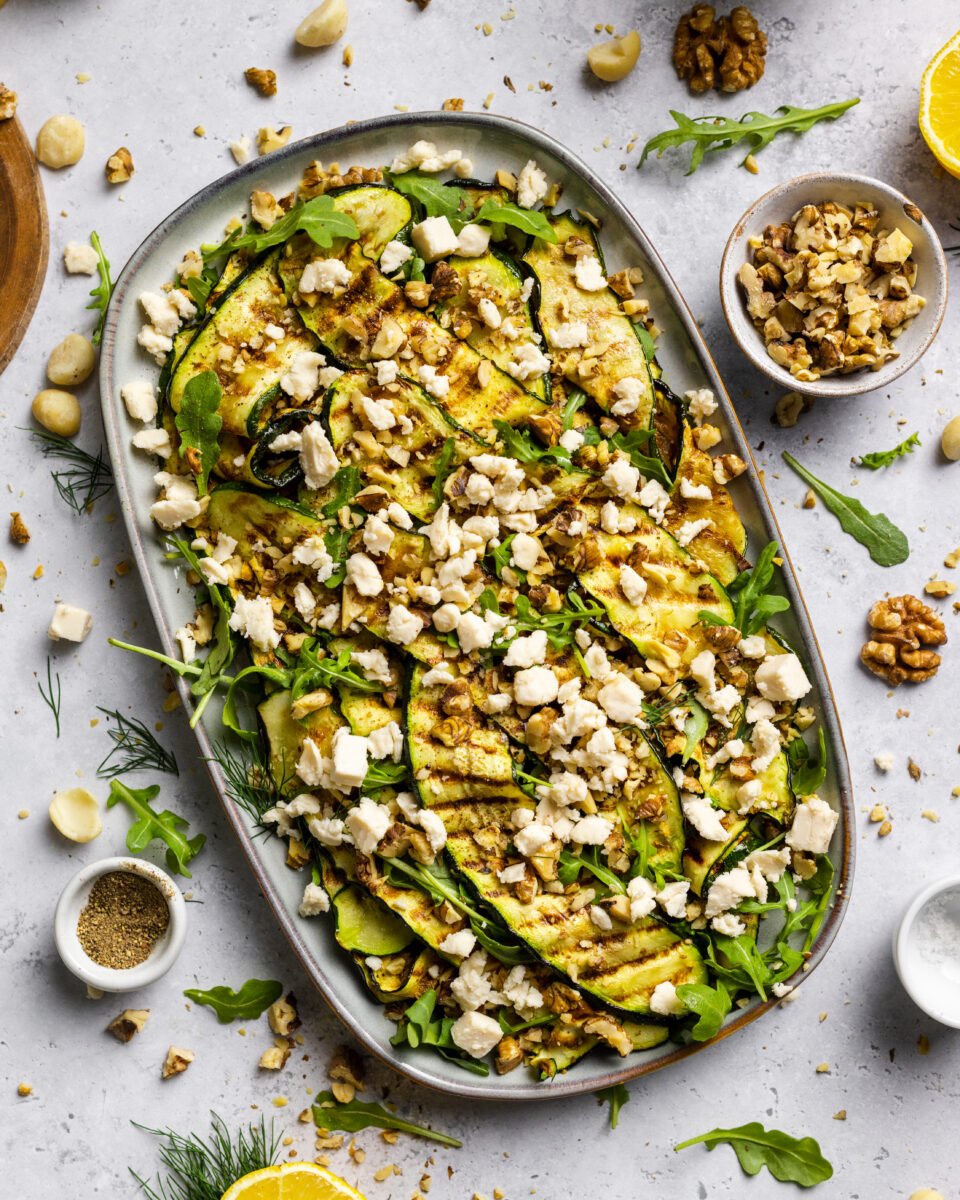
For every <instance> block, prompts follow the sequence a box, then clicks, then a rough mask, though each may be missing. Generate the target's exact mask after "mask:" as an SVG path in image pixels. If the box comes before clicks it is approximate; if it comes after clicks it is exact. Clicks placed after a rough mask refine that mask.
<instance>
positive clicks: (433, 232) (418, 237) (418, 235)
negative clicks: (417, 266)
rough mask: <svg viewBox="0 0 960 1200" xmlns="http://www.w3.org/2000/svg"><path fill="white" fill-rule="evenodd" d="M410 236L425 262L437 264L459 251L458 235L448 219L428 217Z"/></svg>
mask: <svg viewBox="0 0 960 1200" xmlns="http://www.w3.org/2000/svg"><path fill="white" fill-rule="evenodd" d="M410 236H411V237H412V239H413V244H414V245H415V246H416V248H417V249H418V250H419V251H420V257H421V258H422V259H423V261H424V262H428V263H432V262H436V261H437V259H438V258H443V257H444V255H446V254H454V253H455V252H456V249H457V235H456V234H455V233H454V231H453V226H452V225H451V224H450V222H449V221H448V220H447V218H446V217H426V218H425V219H424V220H423V221H420V222H419V223H418V224H416V225H414V227H413V231H412V233H411V235H410Z"/></svg>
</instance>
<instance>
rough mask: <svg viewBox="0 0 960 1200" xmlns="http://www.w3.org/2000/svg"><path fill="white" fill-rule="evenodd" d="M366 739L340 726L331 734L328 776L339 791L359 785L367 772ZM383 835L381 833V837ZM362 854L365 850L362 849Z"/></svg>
mask: <svg viewBox="0 0 960 1200" xmlns="http://www.w3.org/2000/svg"><path fill="white" fill-rule="evenodd" d="M367 749H368V747H367V739H366V738H365V737H360V736H359V735H358V734H355V733H350V731H349V730H348V729H347V728H346V727H345V726H342V727H341V728H340V729H338V730H337V732H336V733H335V734H334V735H333V767H332V769H331V772H330V778H331V780H332V781H333V783H334V784H335V785H336V786H337V787H338V788H340V789H341V791H344V790H346V791H349V790H350V789H351V788H355V787H359V786H360V785H361V784H362V783H363V781H364V779H365V777H366V774H367ZM382 836H383V835H382V834H381V837H382ZM363 853H364V854H366V853H367V851H363Z"/></svg>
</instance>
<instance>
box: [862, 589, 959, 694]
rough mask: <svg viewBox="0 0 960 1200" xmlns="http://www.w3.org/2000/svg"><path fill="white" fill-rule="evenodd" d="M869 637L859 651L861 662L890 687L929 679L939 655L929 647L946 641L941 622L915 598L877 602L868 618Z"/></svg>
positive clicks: (933, 672)
mask: <svg viewBox="0 0 960 1200" xmlns="http://www.w3.org/2000/svg"><path fill="white" fill-rule="evenodd" d="M867 623H868V624H869V625H870V629H871V636H870V640H869V641H868V642H866V643H865V644H864V646H863V648H862V649H861V651H860V661H861V662H862V663H863V665H864V666H865V667H866V668H867V670H868V671H872V672H873V673H874V675H879V676H880V677H881V678H882V679H885V680H886V681H887V683H889V684H892V686H893V687H898V686H899V685H900V684H901V683H905V682H909V683H922V682H923V681H924V680H925V679H932V678H933V676H934V675H936V673H937V670H938V669H939V667H940V661H941V660H940V655H939V654H937V652H936V651H935V650H932V649H930V647H931V646H942V645H943V644H944V642H946V640H947V631H946V628H945V627H944V624H943V621H942V620H941V619H940V616H939V614H938V613H936V612H935V611H934V610H933V609H932V608H931V607H930V606H929V605H928V604H924V602H923V601H922V600H920V599H919V598H918V597H917V596H909V595H907V596H891V597H890V598H889V599H886V600H878V601H877V603H876V604H875V605H874V606H873V608H871V609H870V613H869V615H868V617H867Z"/></svg>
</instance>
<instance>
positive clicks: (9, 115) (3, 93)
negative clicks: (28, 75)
mask: <svg viewBox="0 0 960 1200" xmlns="http://www.w3.org/2000/svg"><path fill="white" fill-rule="evenodd" d="M16 115H17V93H16V92H14V91H11V89H10V88H8V87H7V85H6V84H5V83H0V121H11V120H13V118H14V117H15V116H16Z"/></svg>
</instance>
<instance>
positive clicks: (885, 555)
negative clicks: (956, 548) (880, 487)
mask: <svg viewBox="0 0 960 1200" xmlns="http://www.w3.org/2000/svg"><path fill="white" fill-rule="evenodd" d="M782 453H783V461H784V462H785V463H786V464H787V466H788V467H790V469H791V470H793V471H796V473H797V474H798V475H799V476H800V478H801V479H802V480H804V482H805V483H808V484H809V485H810V487H812V488H813V490H814V491H815V492H816V493H817V495H818V496H819V497H820V499H821V500H822V501H823V503H824V506H825V507H826V508H828V509H829V510H830V511H831V512H832V513H833V515H834V516H835V517H836V518H837V520H838V521H839V522H840V527H841V528H842V529H843V532H844V533H848V534H849V535H850V536H851V537H852V538H853V539H854V540H855V541H858V542H859V543H860V545H861V546H866V548H867V550H868V551H869V554H870V557H871V558H872V559H873V561H874V562H875V563H877V564H878V566H881V567H895V566H897V565H898V564H899V563H902V562H906V561H907V559H908V558H909V557H910V543H909V542H908V541H907V536H906V534H905V533H903V531H902V530H900V529H898V528H897V527H896V525H894V524H893V522H892V521H891V520H890V519H889V518H888V517H887V516H885V515H884V514H883V513H872V512H870V511H869V510H867V509H866V508H864V507H863V505H862V504H861V503H860V501H859V500H854V499H853V497H852V496H845V495H844V494H843V493H842V492H838V491H837V490H836V488H832V487H831V486H830V485H829V484H828V483H824V482H823V480H822V479H818V478H817V477H816V475H812V474H811V473H810V472H809V471H808V470H807V468H806V467H804V466H801V465H800V463H798V462H797V460H796V459H795V458H794V457H793V455H792V454H788V453H787V451H786V450H784V451H783V452H782Z"/></svg>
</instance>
